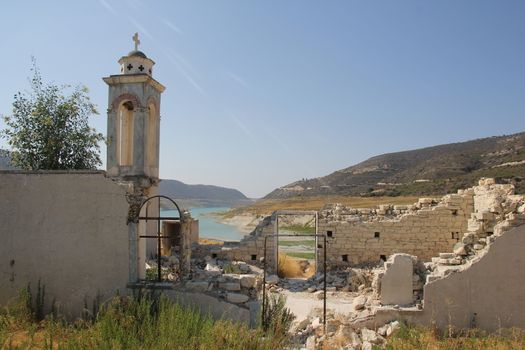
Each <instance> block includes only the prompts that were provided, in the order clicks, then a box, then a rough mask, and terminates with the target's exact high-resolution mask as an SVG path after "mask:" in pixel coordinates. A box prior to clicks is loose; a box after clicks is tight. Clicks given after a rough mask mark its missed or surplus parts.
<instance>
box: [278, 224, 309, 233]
mask: <svg viewBox="0 0 525 350" xmlns="http://www.w3.org/2000/svg"><path fill="white" fill-rule="evenodd" d="M280 230H283V231H290V232H294V233H301V234H310V235H315V227H310V226H302V225H290V226H282V227H279V231H280Z"/></svg>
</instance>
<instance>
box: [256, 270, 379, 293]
mask: <svg viewBox="0 0 525 350" xmlns="http://www.w3.org/2000/svg"><path fill="white" fill-rule="evenodd" d="M373 280H374V271H373V270H372V269H370V268H350V267H343V268H340V269H334V270H332V271H329V272H327V274H326V291H327V292H336V291H338V292H360V293H361V292H364V291H365V290H367V291H368V292H371V291H372V281H373ZM266 283H267V284H268V285H269V286H268V288H269V291H271V292H280V291H282V290H289V291H292V292H309V293H314V294H317V295H319V298H322V296H321V295H322V294H321V293H320V292H322V291H323V290H324V274H323V273H317V274H316V275H314V276H312V277H310V278H308V279H293V278H292V279H288V278H281V279H279V278H278V277H277V276H276V275H270V276H268V277H267V278H266Z"/></svg>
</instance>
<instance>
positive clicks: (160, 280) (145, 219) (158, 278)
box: [139, 195, 182, 282]
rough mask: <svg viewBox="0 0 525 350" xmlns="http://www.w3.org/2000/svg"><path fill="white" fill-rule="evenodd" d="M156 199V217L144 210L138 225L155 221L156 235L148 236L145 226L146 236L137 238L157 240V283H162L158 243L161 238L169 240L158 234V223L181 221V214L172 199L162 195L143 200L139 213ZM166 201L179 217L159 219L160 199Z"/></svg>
mask: <svg viewBox="0 0 525 350" xmlns="http://www.w3.org/2000/svg"><path fill="white" fill-rule="evenodd" d="M155 198H157V200H158V202H157V206H158V212H157V216H149V215H148V208H146V216H140V215H139V223H140V221H141V220H142V221H146V223H147V222H148V220H155V221H157V234H156V235H148V234H147V233H148V232H147V230H148V228H147V226H146V232H145V233H146V234H145V235H142V236H139V238H156V239H157V282H162V269H161V267H162V259H161V247H160V241H161V239H162V238H169V236H162V235H161V233H160V222H161V221H163V220H174V221H179V222H180V221H181V217H182V213H181V211H180V208H179V206H178V204H177V203H175V201H174V200H173V199H171V198H170V197H168V196H163V195H157V196H151V197H149V198H147V199H145V200H144V202H142V204H141V205H140V209H139V213H140V212H141V211H142V207H144V205H145V204H146V203H148V202H149V201H150V200H152V199H155ZM163 198H164V199H167V200H168V201H170V202H171V203H172V204H173V205H174V206H175V208H177V211H178V212H179V217H161V216H160V200H161V199H163Z"/></svg>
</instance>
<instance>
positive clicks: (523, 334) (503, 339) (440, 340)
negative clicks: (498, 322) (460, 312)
mask: <svg viewBox="0 0 525 350" xmlns="http://www.w3.org/2000/svg"><path fill="white" fill-rule="evenodd" d="M385 348H386V349H388V350H423V349H428V350H518V349H519V350H523V349H525V331H523V330H521V329H507V330H502V331H500V332H498V333H496V334H487V333H486V332H483V331H480V330H470V331H468V332H466V333H463V334H457V335H454V336H447V335H439V334H438V333H437V332H435V331H432V330H430V329H428V328H423V327H410V326H402V327H401V329H399V330H398V331H397V332H396V333H395V334H394V335H393V336H392V337H391V338H389V339H388V341H387V344H386V347H385Z"/></svg>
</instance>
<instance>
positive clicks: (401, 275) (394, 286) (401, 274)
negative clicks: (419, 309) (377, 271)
mask: <svg viewBox="0 0 525 350" xmlns="http://www.w3.org/2000/svg"><path fill="white" fill-rule="evenodd" d="M389 260H390V261H391V262H392V265H391V266H390V267H389V268H388V269H387V270H386V271H385V274H384V275H383V278H382V279H381V304H383V305H389V304H395V305H409V304H412V292H413V290H412V274H413V266H412V264H413V263H412V257H411V256H410V255H407V254H395V255H393V256H391V257H390V259H389Z"/></svg>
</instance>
